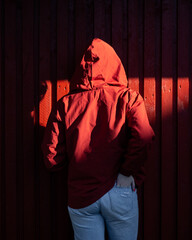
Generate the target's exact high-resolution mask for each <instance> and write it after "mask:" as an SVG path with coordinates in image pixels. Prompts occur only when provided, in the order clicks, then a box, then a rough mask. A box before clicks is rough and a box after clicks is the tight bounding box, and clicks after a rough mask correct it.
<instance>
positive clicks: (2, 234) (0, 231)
mask: <svg viewBox="0 0 192 240" xmlns="http://www.w3.org/2000/svg"><path fill="white" fill-rule="evenodd" d="M0 8H1V15H0V17H1V20H0V21H1V28H0V29H1V40H0V41H1V46H0V47H1V61H0V62H1V73H0V74H1V90H0V91H1V92H0V94H1V96H0V97H1V99H0V104H1V106H0V108H1V120H0V121H1V126H0V129H1V146H0V150H1V153H0V154H1V159H0V164H1V166H0V170H1V172H0V176H1V179H0V181H1V182H0V184H1V186H0V191H1V192H0V194H1V196H0V197H1V201H0V204H1V205H0V208H1V209H0V213H1V216H0V218H1V220H0V221H1V226H0V238H1V239H5V240H6V220H5V219H6V198H5V196H6V187H5V184H6V183H5V181H6V178H5V2H4V0H1V2H0Z"/></svg>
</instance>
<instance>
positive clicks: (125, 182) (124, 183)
mask: <svg viewBox="0 0 192 240" xmlns="http://www.w3.org/2000/svg"><path fill="white" fill-rule="evenodd" d="M130 186H131V187H132V190H133V191H135V180H134V178H133V176H132V175H130V176H129V177H128V176H125V175H123V174H121V173H119V174H118V176H117V187H130Z"/></svg>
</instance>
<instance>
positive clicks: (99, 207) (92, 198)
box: [42, 38, 154, 240]
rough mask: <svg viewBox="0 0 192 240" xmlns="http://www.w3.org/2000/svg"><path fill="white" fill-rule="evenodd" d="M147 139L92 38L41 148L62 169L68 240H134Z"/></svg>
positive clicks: (121, 83) (134, 107) (139, 114)
mask: <svg viewBox="0 0 192 240" xmlns="http://www.w3.org/2000/svg"><path fill="white" fill-rule="evenodd" d="M153 137H154V132H153V130H152V128H151V126H150V124H149V121H148V117H147V114H146V109H145V106H144V101H143V98H142V97H141V95H140V94H139V93H138V92H136V91H133V90H132V89H130V88H128V87H127V77H126V74H125V70H124V67H123V65H122V63H121V60H120V59H119V57H118V56H117V54H116V52H115V51H114V49H113V48H112V47H111V46H110V45H109V44H107V43H106V42H104V41H103V40H101V39H98V38H95V39H93V41H92V43H91V44H90V46H89V47H88V48H87V50H86V51H85V53H84V55H83V58H82V60H81V62H80V65H79V66H78V67H77V69H76V71H75V73H74V75H73V77H72V79H71V81H70V93H69V94H67V95H65V96H64V97H63V98H61V99H60V100H59V101H58V102H57V104H56V106H54V107H53V109H52V112H51V114H50V117H49V120H48V123H47V127H46V130H45V135H44V140H43V144H42V150H43V153H44V163H45V166H46V167H47V168H48V169H49V170H50V171H59V170H60V169H63V168H64V167H67V168H68V211H69V215H70V219H71V222H72V226H73V230H74V239H75V240H104V239H105V229H106V230H107V233H108V237H109V240H136V239H137V233H138V200H137V188H138V187H139V186H140V185H141V184H142V183H143V181H144V178H145V169H144V163H145V160H146V153H147V147H148V145H149V144H150V143H151V141H152V139H153Z"/></svg>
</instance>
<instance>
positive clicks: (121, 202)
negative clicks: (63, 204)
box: [68, 185, 138, 240]
mask: <svg viewBox="0 0 192 240" xmlns="http://www.w3.org/2000/svg"><path fill="white" fill-rule="evenodd" d="M68 211H69V215H70V218H71V222H72V225H73V230H74V239H75V240H104V239H105V226H106V229H107V232H108V236H109V240H136V239H137V233H138V200H137V190H136V191H133V190H132V188H131V187H117V186H116V185H115V186H114V187H113V188H112V189H111V190H110V191H109V192H107V193H106V194H105V195H104V196H103V197H101V198H100V199H99V200H97V201H96V202H95V203H93V204H91V205H89V206H87V207H85V208H80V209H73V208H70V207H68Z"/></svg>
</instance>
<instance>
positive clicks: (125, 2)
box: [0, 0, 192, 240]
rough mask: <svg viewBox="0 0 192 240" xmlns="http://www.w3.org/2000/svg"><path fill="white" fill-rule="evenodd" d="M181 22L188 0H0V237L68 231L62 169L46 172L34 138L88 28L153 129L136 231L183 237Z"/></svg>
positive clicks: (191, 21)
mask: <svg viewBox="0 0 192 240" xmlns="http://www.w3.org/2000/svg"><path fill="white" fill-rule="evenodd" d="M191 26H192V2H191V1H190V0H177V1H174V0H161V1H160V0H149V1H140V0H134V1H133V0H82V1H75V0H50V1H47V0H40V1H39V0H26V1H22V0H15V1H13V0H1V1H0V112H1V118H0V133H1V138H0V156H1V163H0V191H1V197H0V239H6V240H14V239H21V240H22V239H27V240H34V239H41V240H43V239H46V240H57V239H62V240H63V239H66V240H70V239H71V240H72V239H73V237H72V228H71V224H70V221H69V218H68V214H67V208H66V199H67V195H66V179H67V176H66V171H65V170H63V171H62V172H60V173H54V174H53V173H52V174H51V173H49V172H48V171H47V170H46V169H45V167H44V164H43V161H42V154H41V150H40V145H41V140H42V136H43V132H44V126H45V123H46V120H47V117H48V113H49V111H50V109H51V106H52V104H54V103H55V102H56V101H57V99H58V98H60V97H61V96H62V94H65V93H67V92H68V82H67V80H70V78H71V76H72V73H73V71H74V69H75V65H76V63H78V62H79V60H80V58H81V55H82V53H83V51H84V50H85V48H86V47H87V44H88V43H89V42H90V40H91V39H92V38H93V37H99V38H101V39H103V40H104V41H106V42H108V43H109V44H111V45H112V46H113V47H114V49H115V50H116V52H117V54H118V55H119V56H120V58H121V59H122V62H123V64H124V67H125V70H126V72H127V76H128V80H129V86H130V87H131V88H133V89H136V90H139V91H140V93H141V94H142V96H143V97H144V99H145V104H146V108H147V112H148V115H149V119H150V122H151V124H152V126H153V128H154V130H155V133H156V140H155V143H154V145H153V148H152V149H151V151H150V153H149V160H148V162H147V164H146V168H147V176H148V177H147V179H146V181H145V184H144V186H143V187H142V188H141V189H140V191H139V203H140V226H139V236H138V239H139V240H154V239H155V240H175V239H177V240H183V239H186V240H187V239H191V234H192V218H191V215H192V204H191V203H192V187H191V186H192V177H191V170H192V161H191V159H192V148H191V146H192V127H191V122H192V47H191V42H192V27H191Z"/></svg>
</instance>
